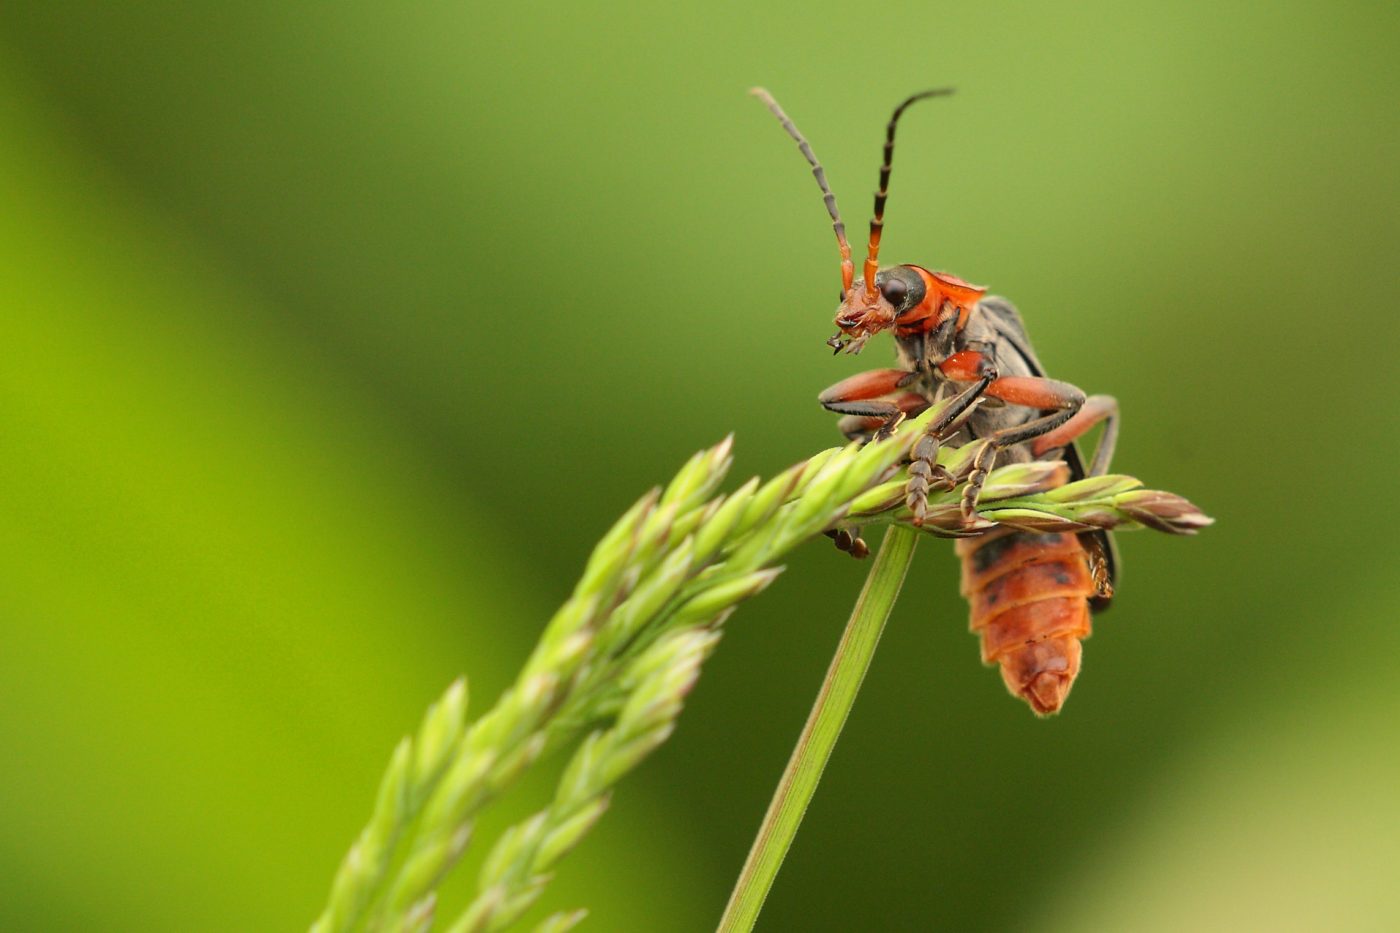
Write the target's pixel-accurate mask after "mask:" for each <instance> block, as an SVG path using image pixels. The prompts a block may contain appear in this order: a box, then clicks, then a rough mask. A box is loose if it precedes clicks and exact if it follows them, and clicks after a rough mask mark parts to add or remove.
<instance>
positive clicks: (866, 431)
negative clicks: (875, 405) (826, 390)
mask: <svg viewBox="0 0 1400 933" xmlns="http://www.w3.org/2000/svg"><path fill="white" fill-rule="evenodd" d="M884 401H889V402H892V403H893V404H894V405H895V406H897V407H898V408H899V409H900V410H901V411H902V412H903V413H904V414H903V417H906V418H907V417H912V416H914V415H917V414H921V413H922V412H923V411H924V410H925V409H927V408H928V399H926V398H924V397H923V396H922V395H919V394H918V393H916V392H901V393H899V394H898V395H896V396H894V397H893V398H890V399H886V400H884ZM888 420H889V419H888V418H885V417H881V416H877V415H847V416H846V417H844V418H842V419H841V420H840V421H837V422H836V427H837V429H838V430H840V432H841V433H842V434H844V435H846V438H847V440H852V441H862V442H865V441H870V440H873V439H874V438H875V437H876V436H877V435H879V436H882V437H884V436H888V435H882V434H880V431H881V429H882V428H884V426H885V424H886V423H887V422H888ZM902 420H903V418H901V419H900V421H902ZM900 421H896V422H895V425H896V426H898V425H899V423H900Z"/></svg>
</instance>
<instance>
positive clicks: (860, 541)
mask: <svg viewBox="0 0 1400 933" xmlns="http://www.w3.org/2000/svg"><path fill="white" fill-rule="evenodd" d="M822 534H824V535H826V536H827V537H828V538H830V539H831V540H832V541H833V542H835V544H836V550H838V551H845V552H846V553H847V554H849V555H851V556H852V557H854V558H855V559H856V560H865V558H867V557H869V556H870V547H869V546H868V545H867V544H866V543H865V539H864V538H862V537H861V536H860V529H859V528H852V529H850V530H849V531H847V530H846V529H844V528H831V529H829V530H827V531H824V532H822Z"/></svg>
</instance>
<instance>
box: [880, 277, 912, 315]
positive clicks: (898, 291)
mask: <svg viewBox="0 0 1400 933" xmlns="http://www.w3.org/2000/svg"><path fill="white" fill-rule="evenodd" d="M880 293H881V294H883V295H884V296H885V300H886V301H888V302H889V303H890V304H892V305H894V306H895V307H896V308H898V307H899V306H900V303H901V302H903V301H904V299H905V298H908V297H909V286H908V285H905V284H904V281H903V280H902V279H890V280H889V281H888V282H886V283H885V284H884V285H881V286H880Z"/></svg>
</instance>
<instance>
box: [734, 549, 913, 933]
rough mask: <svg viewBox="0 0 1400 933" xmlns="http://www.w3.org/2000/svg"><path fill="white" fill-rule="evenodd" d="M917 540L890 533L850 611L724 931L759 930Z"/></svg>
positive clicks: (736, 891) (741, 877)
mask: <svg viewBox="0 0 1400 933" xmlns="http://www.w3.org/2000/svg"><path fill="white" fill-rule="evenodd" d="M918 540H919V536H918V533H917V532H915V531H913V530H912V529H910V528H908V527H905V526H903V525H891V526H890V527H889V529H888V530H887V531H886V532H885V538H884V541H883V542H882V543H881V544H880V552H879V554H877V555H876V557H875V563H874V565H873V566H872V567H871V568H870V575H869V576H868V577H866V579H865V586H864V588H863V589H862V590H861V591H860V597H859V598H858V599H857V600H856V604H855V608H854V609H852V610H851V618H850V621H848V622H847V623H846V630H845V631H844V632H843V633H842V634H841V641H840V643H839V644H838V645H837V646H836V654H835V656H834V657H832V659H831V665H830V667H828V668H827V672H826V678H825V679H824V680H823V681H822V685H821V689H820V690H819V691H818V692H817V698H816V701H815V702H814V703H813V704H812V711H811V713H809V714H808V716H807V724H806V725H805V726H803V727H802V734H801V735H800V736H799V737H798V739H797V746H796V747H795V748H793V750H792V757H790V758H789V759H788V763H787V767H786V768H784V769H783V776H782V778H781V779H780V780H779V781H778V788H777V790H776V791H774V793H773V799H772V801H771V802H770V803H769V804H768V812H767V813H766V814H765V815H764V817H763V823H762V825H761V826H760V827H759V830H758V836H757V837H756V838H755V839H754V842H753V848H751V849H750V850H749V856H748V859H747V860H746V861H745V862H744V868H743V870H742V871H741V872H740V873H739V880H738V881H737V882H736V883H735V885H734V892H733V893H732V894H731V895H730V897H729V904H728V906H726V907H725V909H724V916H723V917H722V918H721V919H720V922H719V930H720V933H747V931H748V930H752V929H753V925H754V923H755V921H757V919H758V912H759V911H760V910H761V909H762V908H763V902H764V900H765V899H766V898H767V897H768V892H769V890H771V889H772V887H773V879H774V878H776V877H777V875H778V869H779V868H781V867H782V864H783V859H784V857H786V856H787V852H788V849H789V848H790V847H791V846H792V840H793V837H794V836H796V835H797V827H798V826H799V825H801V823H802V817H803V816H804V815H805V814H806V812H807V805H808V804H810V803H811V802H812V795H813V794H814V793H816V790H817V783H818V782H819V781H820V780H821V777H822V771H824V770H825V769H826V763H827V761H828V760H830V758H831V750H832V748H834V747H835V745H836V739H837V736H839V735H840V734H841V729H842V727H843V726H845V724H846V717H847V715H849V714H850V712H851V707H852V706H853V705H854V704H855V700H856V694H857V693H858V692H859V691H860V685H861V682H862V681H863V680H864V679H865V672H866V671H867V670H869V669H870V661H871V659H872V658H874V656H875V646H876V645H878V644H879V643H880V635H881V633H882V632H884V630H885V621H886V620H887V619H888V618H889V617H890V611H891V610H892V609H893V608H894V602H895V598H896V597H897V596H898V595H899V590H900V588H901V587H902V586H903V585H904V576H905V574H906V573H907V572H908V571H909V564H910V562H911V561H912V560H913V558H914V545H915V544H917V543H918Z"/></svg>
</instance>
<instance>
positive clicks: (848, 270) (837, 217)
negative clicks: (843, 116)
mask: <svg viewBox="0 0 1400 933" xmlns="http://www.w3.org/2000/svg"><path fill="white" fill-rule="evenodd" d="M749 93H750V94H752V95H753V96H754V97H757V98H758V99H759V100H761V101H763V105H764V106H765V107H767V108H768V109H769V110H771V111H772V112H773V116H775V117H777V118H778V122H779V123H781V124H782V125H783V129H785V130H787V133H788V135H789V136H791V137H792V138H793V139H795V140H797V148H798V149H800V150H802V154H803V155H804V156H805V157H806V158H807V162H808V164H809V165H811V166H812V177H813V178H815V179H816V180H817V184H818V185H819V186H820V187H821V189H822V200H823V201H825V202H826V212H827V213H828V214H830V215H831V229H832V230H834V231H836V244H837V245H838V246H839V247H840V248H841V294H842V296H843V297H844V296H845V294H846V292H848V291H850V290H851V282H852V281H854V280H855V274H856V267H855V263H853V262H851V244H850V243H849V242H847V241H846V225H845V224H844V223H842V221H841V212H840V211H839V210H837V209H836V195H834V194H832V193H831V186H830V185H828V184H827V183H826V171H825V170H824V169H822V164H821V163H820V162H818V161H817V155H816V153H814V152H813V151H812V146H811V144H810V143H808V142H807V138H806V137H805V136H803V135H802V133H801V131H800V130H798V128H797V126H796V124H794V123H793V122H792V119H791V118H790V117H789V116H788V115H787V114H786V113H784V112H783V108H782V107H779V106H778V102H777V101H776V100H774V99H773V95H772V94H769V93H768V91H767V90H766V89H764V88H761V87H755V88H749ZM907 103H908V102H906V106H907ZM891 133H893V129H891Z"/></svg>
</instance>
